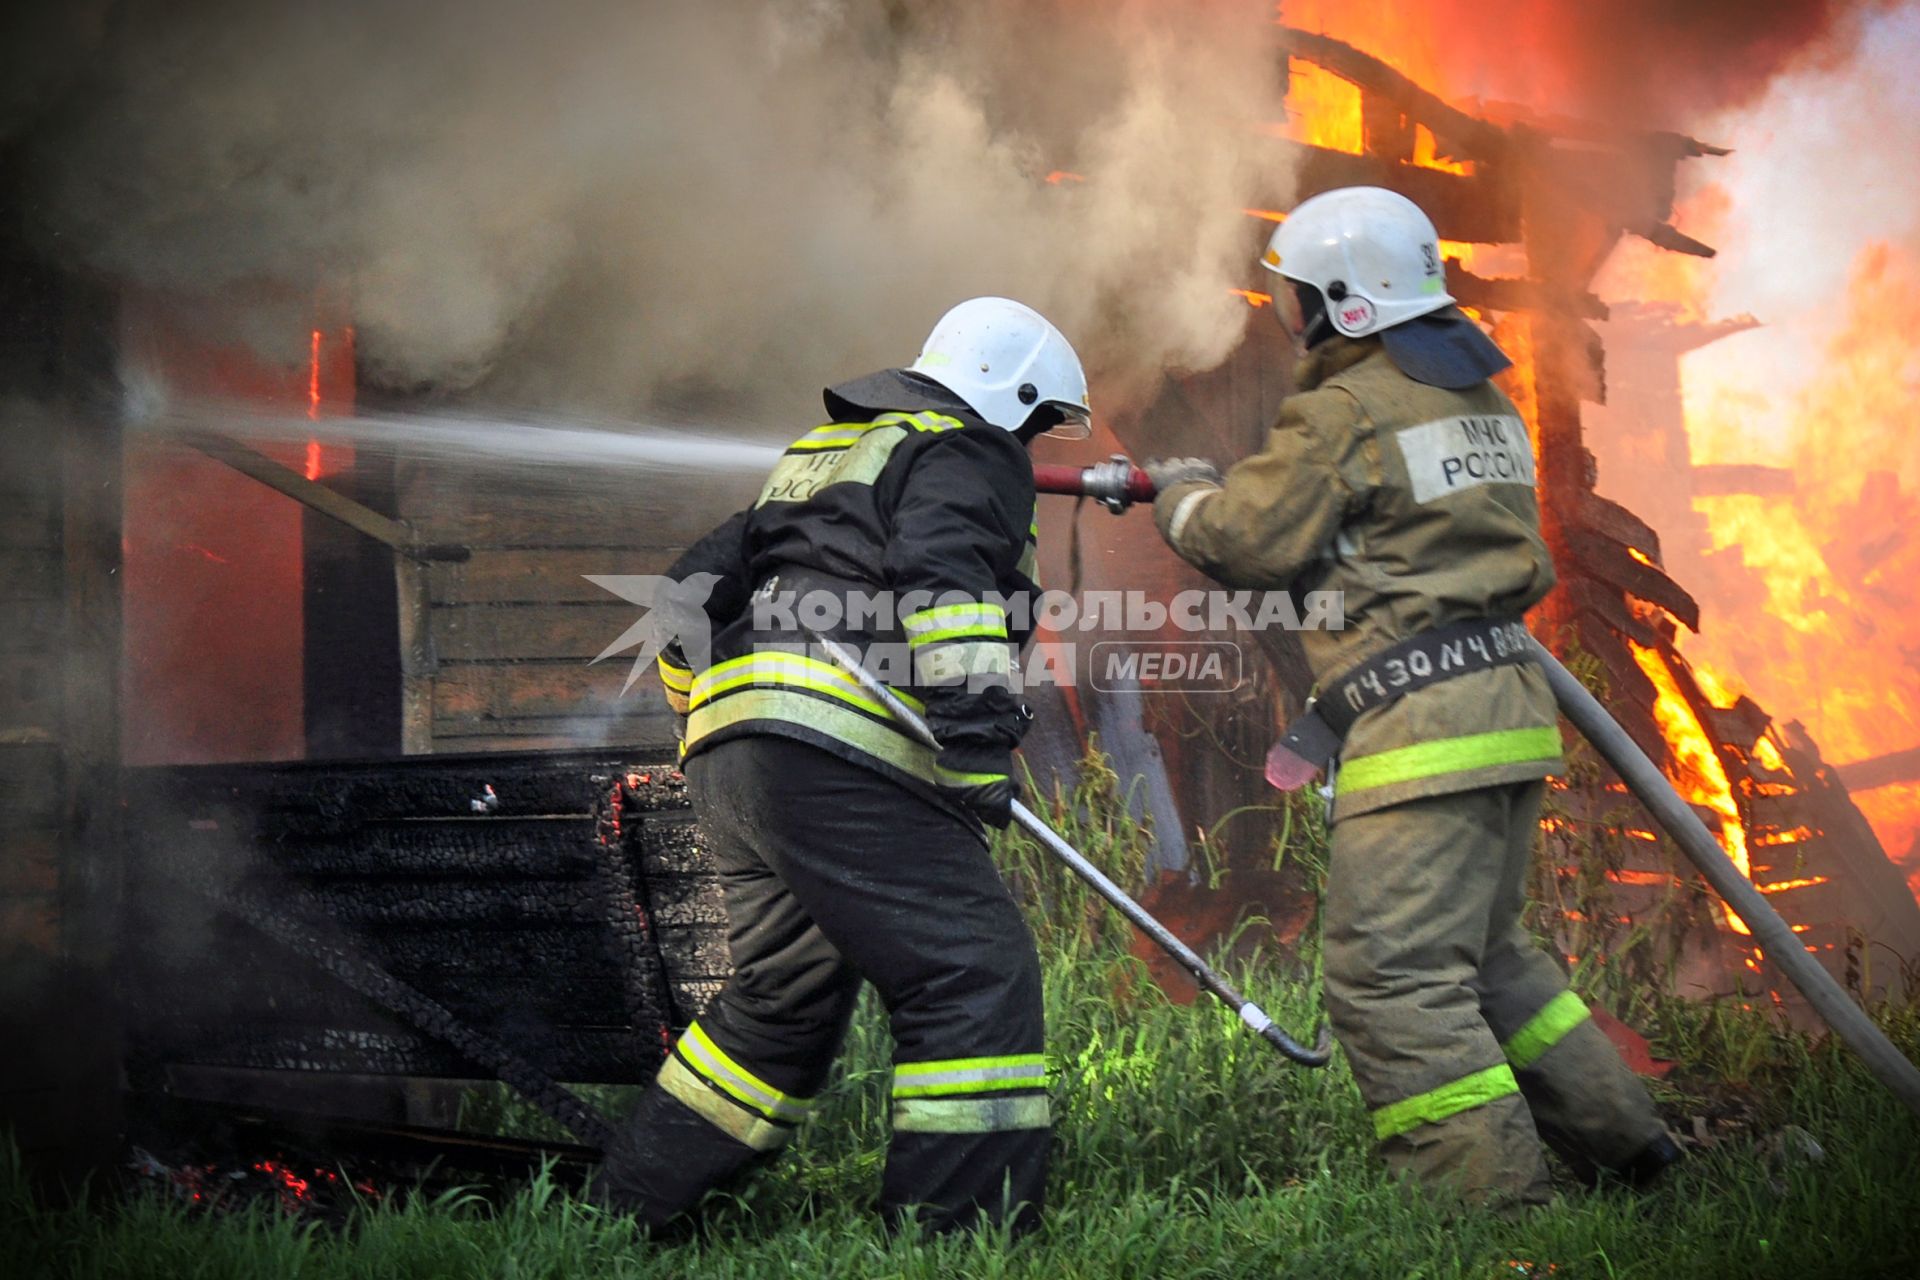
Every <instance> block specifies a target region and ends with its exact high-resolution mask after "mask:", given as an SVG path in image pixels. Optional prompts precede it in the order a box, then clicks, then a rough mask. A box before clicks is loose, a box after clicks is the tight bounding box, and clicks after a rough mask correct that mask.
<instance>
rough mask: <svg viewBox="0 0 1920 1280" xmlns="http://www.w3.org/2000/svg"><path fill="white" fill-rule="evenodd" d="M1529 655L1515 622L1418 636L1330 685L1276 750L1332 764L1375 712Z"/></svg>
mask: <svg viewBox="0 0 1920 1280" xmlns="http://www.w3.org/2000/svg"><path fill="white" fill-rule="evenodd" d="M1533 654H1534V650H1533V640H1532V637H1531V636H1530V635H1529V634H1528V633H1527V624H1526V623H1524V622H1522V621H1520V620H1519V619H1518V618H1472V619H1469V620H1467V621H1465V622H1450V623H1448V624H1447V625H1446V626H1444V627H1435V628H1433V629H1432V630H1431V631H1422V632H1421V633H1420V634H1419V635H1417V636H1413V637H1412V638H1410V639H1407V640H1402V641H1401V642H1400V643H1399V644H1396V645H1394V646H1393V647H1392V648H1391V649H1387V650H1384V651H1382V652H1380V653H1378V654H1375V655H1374V656H1373V657H1371V658H1368V659H1367V660H1366V661H1365V662H1362V663H1361V664H1360V665H1358V666H1356V667H1353V668H1351V669H1350V670H1348V671H1347V672H1346V673H1344V674H1343V675H1340V676H1338V677H1336V678H1334V679H1332V680H1329V681H1328V682H1327V683H1326V687H1325V688H1324V689H1323V690H1322V691H1321V692H1320V693H1319V694H1317V695H1315V696H1314V698H1312V699H1311V700H1310V701H1309V702H1308V703H1307V709H1306V710H1305V711H1304V712H1303V713H1301V715H1300V716H1299V717H1298V718H1297V719H1295V720H1294V722H1293V723H1292V724H1290V725H1288V726H1287V731H1286V733H1285V734H1284V735H1282V736H1281V739H1280V745H1281V746H1282V747H1285V748H1286V749H1287V750H1288V751H1291V752H1293V753H1294V754H1295V755H1297V756H1299V757H1300V758H1301V759H1303V760H1331V759H1333V758H1334V757H1335V756H1337V755H1339V754H1340V747H1341V744H1342V743H1344V742H1345V741H1346V737H1347V730H1349V729H1351V728H1353V723H1354V721H1356V720H1358V719H1359V718H1360V717H1361V716H1362V715H1364V714H1365V713H1366V712H1368V711H1371V710H1373V709H1374V708H1375V707H1384V706H1386V705H1387V704H1388V703H1389V702H1392V701H1394V700H1395V699H1398V698H1401V697H1404V696H1405V695H1407V694H1409V693H1412V692H1413V691H1414V690H1416V689H1424V688H1426V687H1427V686H1429V685H1435V684H1439V683H1440V682H1441V681H1443V680H1452V679H1455V678H1457V677H1459V676H1467V675H1472V674H1473V673H1474V672H1476V671H1488V670H1491V669H1492V668H1494V667H1511V666H1518V665H1519V664H1521V663H1525V662H1532V661H1534V656H1533Z"/></svg>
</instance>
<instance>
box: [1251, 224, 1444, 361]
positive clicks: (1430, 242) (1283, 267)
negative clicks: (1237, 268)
mask: <svg viewBox="0 0 1920 1280" xmlns="http://www.w3.org/2000/svg"><path fill="white" fill-rule="evenodd" d="M1260 264H1261V265H1262V266H1264V267H1265V268H1266V269H1267V270H1269V271H1272V272H1274V273H1276V274H1278V275H1282V276H1285V277H1286V278H1287V279H1289V280H1297V281H1299V282H1300V283H1302V284H1309V285H1312V286H1313V287H1314V288H1316V289H1318V290H1319V291H1320V295H1321V297H1323V298H1324V299H1325V300H1326V304H1327V319H1328V321H1329V322H1330V323H1331V324H1332V325H1333V327H1334V329H1335V331H1336V332H1338V333H1341V334H1344V335H1345V336H1347V337H1349V338H1363V337H1365V336H1366V335H1368V334H1370V333H1379V332H1380V331H1381V330H1382V329H1391V328H1392V327H1393V326H1395V325H1398V324H1404V323H1406V322H1407V321H1409V320H1414V319H1418V318H1419V317H1421V316H1424V315H1428V314H1431V313H1432V312H1435V311H1438V310H1440V309H1441V308H1442V307H1445V306H1448V305H1450V304H1451V303H1452V302H1453V296H1452V295H1451V294H1449V293H1448V292H1447V276H1446V268H1445V267H1443V266H1442V265H1441V262H1440V236H1439V233H1438V232H1436V231H1435V230H1434V228H1433V222H1432V220H1431V219H1429V218H1428V217H1427V215H1426V214H1424V213H1422V212H1421V211H1420V206H1419V205H1417V204H1415V203H1414V202H1413V201H1411V200H1409V199H1407V198H1406V197H1405V196H1403V195H1401V194H1400V193H1399V192H1397V191H1388V190H1386V189H1385V188H1383V187H1341V188H1339V189H1338V190H1334V191H1327V192H1323V193H1321V194H1320V195H1317V196H1314V197H1313V198H1312V199H1309V200H1307V201H1305V202H1303V203H1302V204H1301V205H1300V206H1299V207H1298V208H1297V209H1295V210H1294V211H1293V212H1292V213H1291V214H1289V215H1288V216H1287V220H1286V221H1285V222H1283V223H1281V224H1280V225H1279V226H1278V227H1276V228H1274V232H1273V236H1272V238H1271V239H1269V240H1268V241H1267V251H1266V253H1265V254H1263V255H1262V256H1261V258H1260Z"/></svg>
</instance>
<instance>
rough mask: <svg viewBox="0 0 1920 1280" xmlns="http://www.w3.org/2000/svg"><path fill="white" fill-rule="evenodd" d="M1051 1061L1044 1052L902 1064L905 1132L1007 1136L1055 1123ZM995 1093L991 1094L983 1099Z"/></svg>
mask: <svg viewBox="0 0 1920 1280" xmlns="http://www.w3.org/2000/svg"><path fill="white" fill-rule="evenodd" d="M1046 1087H1047V1059H1046V1055H1044V1054H1039V1053H1019V1054H1007V1055H1002V1056H999V1057H990V1058H947V1059H942V1060H939V1061H934V1062H902V1063H899V1064H897V1065H896V1066H895V1067H894V1069H893V1127H894V1129H895V1131H896V1132H900V1133H1002V1132H1006V1131H1009V1130H1014V1129H1044V1128H1046V1127H1047V1126H1048V1125H1050V1124H1051V1123H1052V1111H1051V1108H1050V1107H1049V1104H1048V1101H1047V1094H1046ZM981 1095H992V1096H981Z"/></svg>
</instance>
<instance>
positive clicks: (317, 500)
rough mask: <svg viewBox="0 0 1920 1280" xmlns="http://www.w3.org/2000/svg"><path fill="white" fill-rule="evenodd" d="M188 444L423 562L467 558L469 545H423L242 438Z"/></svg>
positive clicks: (204, 438) (195, 439)
mask: <svg viewBox="0 0 1920 1280" xmlns="http://www.w3.org/2000/svg"><path fill="white" fill-rule="evenodd" d="M187 443H189V444H191V445H192V446H193V447H194V448H196V449H198V450H199V451H200V452H201V453H204V454H206V455H207V456H208V457H209V458H212V459H214V460H215V461H216V462H224V463H225V464H226V465H227V466H230V467H232V468H233V469H234V470H235V471H238V472H239V473H240V474H241V475H244V476H247V477H249V478H251V479H254V480H258V481H259V482H260V483H261V484H264V485H266V486H267V487H268V488H269V489H272V490H274V491H275V492H277V493H283V494H285V495H286V496H287V497H289V498H292V499H293V500H294V501H295V502H298V503H300V504H301V505H302V506H307V507H312V508H313V509H314V510H315V511H318V512H319V513H320V514H321V515H323V516H327V517H328V518H330V519H333V520H338V521H339V522H340V523H341V524H344V525H346V526H347V527H348V528H349V529H352V530H355V531H356V532H358V533H363V534H365V535H366V536H367V537H369V538H372V539H373V540H374V541H375V542H381V543H385V544H386V545H387V546H389V547H391V548H393V550H394V551H396V552H398V553H399V554H400V555H402V556H405V557H406V558H408V559H410V560H417V561H420V562H422V563H424V562H426V561H428V560H464V559H466V558H467V555H468V552H467V550H466V548H464V547H454V546H429V545H423V544H421V543H420V542H419V541H418V540H417V539H416V538H415V537H414V536H413V530H411V529H409V528H408V527H407V526H406V525H404V524H402V523H400V522H399V521H398V520H394V519H392V518H391V517H388V516H383V515H381V514H380V513H379V512H378V511H375V510H374V509H373V508H371V507H368V506H363V505H362V504H360V503H358V502H355V501H354V500H353V499H352V498H349V497H347V496H346V495H344V494H341V493H338V492H336V491H335V490H332V489H329V488H327V486H325V485H323V484H320V483H319V482H317V481H314V480H309V479H307V478H306V477H305V476H303V475H301V474H300V473H299V472H297V471H295V470H293V469H292V468H290V467H285V466H282V465H281V464H280V463H278V462H275V461H274V460H273V459H272V458H269V457H267V456H266V455H265V454H264V453H259V452H256V451H255V450H253V449H249V448H248V447H247V446H246V445H243V444H241V443H240V442H239V441H237V440H230V439H228V438H227V437H225V436H220V435H212V434H197V435H193V436H190V437H188V439H187Z"/></svg>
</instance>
